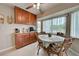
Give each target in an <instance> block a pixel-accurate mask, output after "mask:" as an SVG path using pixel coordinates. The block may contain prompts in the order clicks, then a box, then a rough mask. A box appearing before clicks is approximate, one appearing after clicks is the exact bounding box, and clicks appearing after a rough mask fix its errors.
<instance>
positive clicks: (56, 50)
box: [49, 38, 72, 56]
mask: <svg viewBox="0 0 79 59" xmlns="http://www.w3.org/2000/svg"><path fill="white" fill-rule="evenodd" d="M71 44H72V39H71V38H65V39H64V42H63V43H62V44H60V45H59V46H57V45H52V47H51V48H50V51H49V52H50V54H55V55H58V56H63V55H64V53H65V54H66V55H67V56H68V54H67V51H68V49H69V48H70V46H71Z"/></svg>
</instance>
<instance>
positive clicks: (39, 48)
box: [37, 47, 40, 55]
mask: <svg viewBox="0 0 79 59" xmlns="http://www.w3.org/2000/svg"><path fill="white" fill-rule="evenodd" d="M39 50H40V47H38V51H37V55H39Z"/></svg>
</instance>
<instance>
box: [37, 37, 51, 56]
mask: <svg viewBox="0 0 79 59" xmlns="http://www.w3.org/2000/svg"><path fill="white" fill-rule="evenodd" d="M37 47H38V51H37V55H39V50H40V49H41V48H42V49H43V50H44V51H45V52H46V53H47V54H48V55H50V52H49V50H50V46H48V47H45V46H44V45H43V42H42V41H41V40H40V39H39V38H38V45H37Z"/></svg>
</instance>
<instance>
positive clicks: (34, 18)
mask: <svg viewBox="0 0 79 59" xmlns="http://www.w3.org/2000/svg"><path fill="white" fill-rule="evenodd" d="M36 19H37V17H36V15H34V14H32V13H30V15H29V24H32V25H36Z"/></svg>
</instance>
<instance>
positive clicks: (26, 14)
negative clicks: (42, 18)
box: [23, 11, 29, 24]
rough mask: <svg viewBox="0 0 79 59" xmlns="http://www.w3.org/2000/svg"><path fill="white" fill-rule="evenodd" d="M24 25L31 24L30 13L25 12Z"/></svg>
mask: <svg viewBox="0 0 79 59" xmlns="http://www.w3.org/2000/svg"><path fill="white" fill-rule="evenodd" d="M23 23H24V24H29V12H27V11H23Z"/></svg>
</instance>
